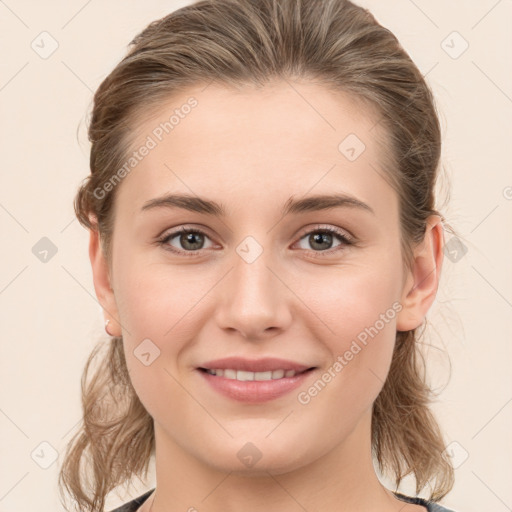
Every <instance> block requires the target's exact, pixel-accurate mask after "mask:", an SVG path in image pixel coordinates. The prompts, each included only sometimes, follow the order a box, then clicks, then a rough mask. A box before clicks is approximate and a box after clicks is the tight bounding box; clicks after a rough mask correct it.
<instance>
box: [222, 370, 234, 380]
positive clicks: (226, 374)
mask: <svg viewBox="0 0 512 512" xmlns="http://www.w3.org/2000/svg"><path fill="white" fill-rule="evenodd" d="M224 377H225V378H226V379H236V370H230V369H226V370H224Z"/></svg>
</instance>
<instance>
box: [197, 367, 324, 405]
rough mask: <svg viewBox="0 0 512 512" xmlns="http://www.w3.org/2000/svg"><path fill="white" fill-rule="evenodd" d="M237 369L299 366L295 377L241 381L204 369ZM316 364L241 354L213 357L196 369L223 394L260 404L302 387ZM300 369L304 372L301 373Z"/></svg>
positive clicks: (295, 368) (271, 369)
mask: <svg viewBox="0 0 512 512" xmlns="http://www.w3.org/2000/svg"><path fill="white" fill-rule="evenodd" d="M227 368H230V369H233V370H243V371H250V372H265V371H274V370H295V371H296V372H297V374H296V375H294V376H293V377H282V378H281V379H274V380H259V381H256V380H251V381H239V380H236V379H227V378H225V377H218V376H216V375H211V374H210V373H207V372H206V371H204V370H205V369H227ZM315 370H316V367H312V366H307V365H303V364H299V363H296V362H293V361H287V360H285V359H278V358H264V359H258V360H249V359H243V358H239V357H228V358H224V359H216V360H215V361H209V362H207V363H204V364H203V365H201V367H198V368H197V369H196V371H197V372H198V373H199V375H201V377H202V378H203V379H205V380H206V382H207V383H208V384H209V385H210V386H211V387H212V388H213V389H214V390H215V391H216V392H218V393H220V394H221V395H223V396H225V397H227V398H230V399H232V400H236V401H239V402H245V403H251V404H258V403H264V402H267V401H269V400H275V399H276V398H279V397H281V396H283V395H286V394H287V393H290V392H291V391H293V390H294V389H296V388H298V387H299V386H301V385H302V384H304V382H305V381H306V379H309V377H310V375H311V374H312V373H314V372H315ZM299 372H300V373H299Z"/></svg>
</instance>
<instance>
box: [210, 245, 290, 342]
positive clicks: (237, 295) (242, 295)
mask: <svg viewBox="0 0 512 512" xmlns="http://www.w3.org/2000/svg"><path fill="white" fill-rule="evenodd" d="M232 256H233V259H232V266H233V268H232V271H231V272H230V273H229V277H228V279H226V280H225V283H224V286H223V287H222V290H221V295H222V297H221V299H220V301H219V302H218V308H217V320H218V322H219V326H220V327H222V328H228V329H235V330H237V331H239V332H240V333H241V334H242V335H243V336H245V337H258V336H260V335H263V334H264V332H266V331H270V330H272V331H275V330H276V329H277V330H279V329H283V328H284V327H285V326H286V325H287V322H289V320H290V317H291V315H290V311H289V304H288V302H287V301H288V299H289V297H287V295H286V291H285V289H284V286H283V285H282V283H281V282H280V281H279V279H277V278H276V276H275V275H274V272H273V271H272V270H270V269H271V268H273V267H274V266H276V265H274V264H273V258H272V251H271V250H270V249H264V248H263V246H261V245H260V244H259V243H258V242H257V241H256V240H255V239H254V238H252V237H247V238H246V239H244V240H243V241H242V242H241V243H240V244H239V245H238V246H237V247H236V249H235V251H234V253H233V255H232ZM269 267H270V268H269Z"/></svg>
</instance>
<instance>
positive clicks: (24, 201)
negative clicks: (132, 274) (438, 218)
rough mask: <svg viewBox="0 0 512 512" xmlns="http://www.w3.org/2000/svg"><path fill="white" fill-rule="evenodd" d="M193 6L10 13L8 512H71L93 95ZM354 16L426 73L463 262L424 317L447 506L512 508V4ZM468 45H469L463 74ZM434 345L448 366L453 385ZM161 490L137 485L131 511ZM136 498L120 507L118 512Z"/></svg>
mask: <svg viewBox="0 0 512 512" xmlns="http://www.w3.org/2000/svg"><path fill="white" fill-rule="evenodd" d="M186 3H188V2H177V1H163V0H160V1H157V0H144V1H139V2H136V1H134V0H131V1H123V2H121V1H120V0H118V1H109V2H102V1H100V0H89V1H82V0H73V1H67V2H64V1H55V0H54V1H46V2H36V1H35V0H33V1H26V0H5V1H3V0H0V41H1V48H2V58H1V62H0V105H1V114H0V140H1V143H2V151H1V172H0V179H1V184H0V226H1V236H2V265H1V267H0V311H1V320H0V321H1V326H2V336H3V337H2V345H1V346H2V357H1V367H0V393H1V395H0V428H1V436H0V453H1V454H2V455H1V457H0V460H1V472H0V511H1V512H7V511H9V512H22V511H23V512H26V511H28V510H39V511H42V512H46V511H48V512H49V511H61V510H63V508H62V507H61V505H60V503H59V501H58V497H57V484H56V479H57V472H58V467H59V463H60V461H61V457H60V458H58V459H57V460H55V461H54V462H53V463H52V461H53V459H54V457H55V456H58V455H59V454H62V452H63V449H64V446H65V443H66V442H67V441H68V440H69V439H70V437H71V435H72V434H73V433H74V432H75V430H76V427H77V425H78V423H79V421H80V415H81V409H80V400H79V397H80V395H79V392H80V375H81V372H82V369H83V366H84V362H85V359H86V357H87V355H88V354H89V352H90V350H91V349H92V347H93V345H94V343H95V341H96V339H97V338H98V337H101V336H103V325H102V316H101V314H100V307H99V305H98V303H97V301H96V298H95V295H94V288H93V284H92V278H91V271H90V265H89V260H88V254H87V244H88V236H87V232H86V231H85V230H84V229H83V228H82V227H81V226H80V225H79V223H78V222H77V220H76V219H75V218H74V214H73V209H72V200H73V197H74V194H75V191H76V188H77V186H78V184H79V183H80V181H81V180H82V179H83V178H84V177H85V176H86V175H87V173H88V143H87V140H86V136H85V124H84V123H85V120H86V113H87V112H88V108H89V106H90V102H91V98H92V92H93V91H94V90H95V89H96V87H97V86H98V85H99V83H100V81H101V80H102V79H103V78H104V77H105V76H106V74H107V73H108V72H109V71H110V70H111V69H112V68H113V67H114V65H115V64H116V63H117V61H118V60H119V59H120V58H121V57H122V55H123V54H124V52H125V47H126V45H127V44H128V42H129V41H130V39H131V38H132V37H133V36H134V35H135V34H136V33H137V32H138V31H139V30H141V29H142V28H143V27H144V26H146V24H147V23H149V22H150V21H151V20H153V19H156V18H159V17H161V16H164V15H165V14H167V13H168V12H170V11H172V10H174V9H175V8H177V7H179V6H181V5H185V4H186ZM359 3H360V4H361V5H364V6H365V7H368V8H369V9H370V10H371V11H372V12H373V13H374V14H375V16H376V17H377V19H378V20H379V21H380V22H381V23H382V24H384V25H385V26H387V27H388V28H389V29H391V30H392V31H393V32H394V33H395V34H396V35H397V37H398V38H399V40H400V41H401V42H402V44H403V46H404V47H405V49H406V50H407V51H408V52H409V53H410V55H411V57H412V58H413V60H414V61H415V62H416V63H417V65H418V67H419V68H420V70H421V71H422V72H423V73H424V74H427V79H428V81H429V83H430V84H431V86H432V88H433V90H434V94H435V95H436V98H437V102H438V106H439V110H440V112H441V121H442V126H443V131H444V140H445V145H444V150H443V160H444V166H445V169H446V172H447V175H448V177H449V179H450V180H451V183H452V197H451V203H450V206H449V208H447V209H444V213H445V214H446V216H447V218H448V220H449V221H450V222H451V223H453V225H454V226H455V227H456V228H457V230H458V231H459V233H460V234H461V236H462V237H463V239H462V243H464V245H465V246H466V247H467V253H466V254H465V255H464V256H463V257H462V258H460V259H459V260H458V261H451V260H450V259H448V258H445V265H444V271H443V279H442V283H441V287H440V290H439V295H438V298H437V300H436V303H435V304H434V306H433V308H432V309H431V311H430V313H429V320H430V323H431V324H432V326H433V327H432V329H431V335H430V338H429V339H430V341H431V343H432V344H433V345H434V348H432V349H431V350H430V352H429V363H430V365H431V369H432V378H433V379H434V382H435V383H436V386H437V387H438V388H439V389H443V386H445V387H444V390H443V391H442V393H441V394H440V396H439V398H438V401H437V403H436V404H435V411H436V413H437V415H438V418H439V420H440V422H441V425H442V427H443V430H444V431H445V433H446V438H447V441H448V443H454V444H451V446H450V451H451V453H452V454H453V458H454V463H455V464H456V465H457V466H458V467H457V469H456V485H455V488H454V490H453V492H452V493H451V494H450V495H449V496H448V497H447V498H446V499H445V500H444V504H445V505H446V506H449V507H452V508H454V509H456V510H458V511H460V512H481V511H482V510H486V511H490V510H492V511H493V512H505V511H507V510H512V487H511V485H510V482H511V481H512V475H511V464H510V461H511V455H512V436H510V430H511V424H512V403H511V402H512V386H511V372H510V364H511V362H512V357H511V356H512V344H511V341H512V336H511V335H512V326H511V321H510V320H511V313H512V271H511V270H512V269H511V261H512V260H511V254H512V238H511V233H512V231H511V228H512V173H511V172H510V169H511V166H510V164H511V154H510V145H511V142H512V141H511V132H512V130H511V125H512V116H511V113H512V66H511V50H512V47H511V45H510V31H511V21H512V4H511V1H510V0H500V1H496V0H479V1H476V0H473V1H465V2H462V1H460V2H445V1H441V0H435V1H434V0H430V1H427V0H414V1H413V0H393V1H391V0H386V1H384V0H364V1H362V0H361V1H360V2H359ZM43 31H47V32H48V33H49V34H50V36H47V35H43V36H41V35H40V34H41V32H43ZM454 31H457V32H458V33H459V34H460V35H457V34H455V35H454V34H453V32H454ZM41 38H46V39H45V40H44V48H46V51H49V49H51V44H52V39H54V40H55V41H57V43H58V48H57V49H56V51H55V52H54V53H53V54H52V55H50V56H48V58H46V59H43V58H42V57H41V56H40V55H39V54H38V53H37V52H36V51H34V49H32V47H31V44H32V42H33V41H34V43H33V44H34V46H36V47H37V45H39V47H38V51H39V52H42V51H43V43H42V42H41V41H42V39H41ZM462 38H463V39H462ZM464 40H465V41H467V43H468V44H469V47H468V48H467V50H466V51H465V52H464V53H462V54H461V55H460V56H458V58H453V57H454V56H456V54H457V53H459V52H460V51H461V50H462V49H463V45H464ZM443 41H445V42H444V43H443ZM450 53H451V55H450ZM43 237H47V238H48V239H50V240H51V242H52V243H53V244H54V245H55V247H56V249H57V252H56V254H55V255H53V256H52V255H51V253H50V254H49V256H48V261H47V262H46V263H43V262H42V261H40V260H39V259H38V258H37V257H36V256H35V255H34V253H33V247H34V246H36V244H37V243H38V242H39V241H40V240H41V238H43ZM447 238H448V239H449V236H448V237H447ZM39 243H42V242H39ZM36 247H38V246H36ZM35 252H37V251H35ZM458 255H459V256H460V253H459V254H458ZM452 257H453V255H452ZM435 347H441V348H442V347H445V348H446V350H447V352H448V355H449V357H450V359H451V364H452V376H451V379H450V380H448V376H447V372H448V371H449V365H448V362H447V359H446V357H445V356H444V355H443V353H442V352H441V351H440V350H438V349H436V348H435ZM41 443H44V444H42V445H41ZM466 457H467V458H466ZM42 466H43V467H42ZM44 466H48V467H47V469H44ZM153 484H154V482H153V481H150V482H148V484H147V486H148V487H146V486H144V485H143V484H142V483H141V484H140V485H139V486H137V487H136V488H134V489H132V494H131V496H132V497H135V496H137V495H138V494H139V493H142V492H143V491H144V490H146V488H149V486H153ZM404 490H405V491H410V490H411V489H410V488H407V486H406V487H405V488H404ZM129 497H130V496H129V495H121V496H119V497H118V498H117V497H116V496H113V495H112V496H111V497H110V499H109V502H108V504H109V507H114V506H116V505H118V504H120V503H121V502H122V501H123V500H127V499H128V498H129ZM310 512H312V511H310Z"/></svg>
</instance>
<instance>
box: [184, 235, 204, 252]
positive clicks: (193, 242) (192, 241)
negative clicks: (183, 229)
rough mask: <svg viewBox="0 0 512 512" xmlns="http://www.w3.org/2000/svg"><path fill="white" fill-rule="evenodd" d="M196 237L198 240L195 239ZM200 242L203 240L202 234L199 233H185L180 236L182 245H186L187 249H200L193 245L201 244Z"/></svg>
mask: <svg viewBox="0 0 512 512" xmlns="http://www.w3.org/2000/svg"><path fill="white" fill-rule="evenodd" d="M197 239H198V240H199V241H197ZM202 242H203V240H202V235H201V234H200V233H186V234H184V235H182V236H181V243H182V245H183V246H184V247H187V246H188V248H189V249H193V250H196V249H200V248H201V247H195V245H199V246H201V245H202ZM188 244H191V245H192V247H190V245H188Z"/></svg>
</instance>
